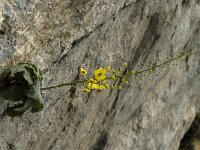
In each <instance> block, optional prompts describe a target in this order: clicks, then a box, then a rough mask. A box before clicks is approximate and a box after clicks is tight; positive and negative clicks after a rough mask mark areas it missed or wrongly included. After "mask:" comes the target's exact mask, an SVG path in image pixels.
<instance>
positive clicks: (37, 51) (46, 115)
mask: <svg viewBox="0 0 200 150" xmlns="http://www.w3.org/2000/svg"><path fill="white" fill-rule="evenodd" d="M182 50H190V51H192V53H193V54H192V55H191V56H190V57H188V58H186V59H183V61H178V62H177V63H178V65H175V66H174V65H170V66H168V67H166V68H165V69H164V70H161V71H162V73H161V75H160V76H158V77H157V76H156V74H157V72H155V73H153V74H151V75H150V77H151V78H153V80H152V81H148V78H146V80H144V81H141V84H140V85H138V86H136V87H131V86H125V87H123V89H122V90H121V91H118V90H104V91H102V92H99V93H98V92H95V91H93V92H92V93H90V94H85V93H83V92H82V91H81V89H82V88H83V86H82V85H76V86H75V87H71V86H66V87H62V88H57V89H52V90H47V91H42V96H43V99H44V102H43V103H44V109H43V111H41V112H39V113H34V114H33V113H31V112H30V111H28V112H25V113H24V115H23V116H21V117H17V118H11V117H9V116H6V115H4V113H3V111H4V109H6V106H7V102H6V101H4V100H3V99H1V100H0V104H1V105H0V113H1V114H0V149H1V150H11V149H12V150H90V149H91V150H103V149H105V150H177V149H178V148H179V144H180V141H181V139H182V137H183V136H184V134H185V132H186V131H187V130H188V129H189V127H190V125H191V123H192V121H193V119H194V117H195V114H196V112H197V111H198V109H199V107H200V92H199V89H200V84H199V83H200V59H199V58H200V1H199V0H176V1H175V0H167V1H166V0H48V1H47V0H1V1H0V69H3V68H4V67H6V66H10V65H14V64H17V63H19V62H27V61H31V62H32V63H35V64H37V65H38V66H39V67H40V69H42V70H43V71H44V72H45V73H44V80H43V83H42V84H43V87H46V86H48V85H52V84H57V83H62V82H64V81H72V80H74V79H80V76H79V69H80V67H84V68H86V69H87V70H88V73H89V75H92V71H93V70H94V69H96V68H97V67H100V66H103V67H105V66H111V68H116V69H117V68H119V67H120V66H121V64H123V63H124V62H126V63H127V64H128V68H129V69H131V70H137V69H144V68H146V67H147V66H150V65H155V64H159V62H161V61H164V60H166V59H167V58H173V57H175V56H177V55H178V54H179V53H180V52H181V51H182ZM154 57H155V58H156V59H153V58H154ZM158 59H160V60H161V61H159V60H158ZM142 61H143V62H144V65H141V62H142ZM136 80H138V79H137V78H130V80H129V81H130V82H135V81H136ZM117 84H119V81H117V82H116V84H115V86H117Z"/></svg>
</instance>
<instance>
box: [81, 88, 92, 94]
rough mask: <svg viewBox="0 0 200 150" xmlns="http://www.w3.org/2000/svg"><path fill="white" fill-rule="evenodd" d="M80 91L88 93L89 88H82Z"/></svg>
mask: <svg viewBox="0 0 200 150" xmlns="http://www.w3.org/2000/svg"><path fill="white" fill-rule="evenodd" d="M82 91H83V92H85V93H89V92H90V89H87V88H83V89H82Z"/></svg>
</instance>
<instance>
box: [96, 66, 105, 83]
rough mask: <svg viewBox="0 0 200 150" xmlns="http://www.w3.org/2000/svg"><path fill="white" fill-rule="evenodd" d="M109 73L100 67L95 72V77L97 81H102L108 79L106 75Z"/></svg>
mask: <svg viewBox="0 0 200 150" xmlns="http://www.w3.org/2000/svg"><path fill="white" fill-rule="evenodd" d="M106 73H107V71H106V70H105V69H103V68H102V67H100V68H99V69H97V70H94V77H95V79H96V80H97V81H101V80H104V79H105V78H106V75H105V74H106Z"/></svg>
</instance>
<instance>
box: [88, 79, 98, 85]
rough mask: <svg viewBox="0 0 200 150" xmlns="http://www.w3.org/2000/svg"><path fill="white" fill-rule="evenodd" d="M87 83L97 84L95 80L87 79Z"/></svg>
mask: <svg viewBox="0 0 200 150" xmlns="http://www.w3.org/2000/svg"><path fill="white" fill-rule="evenodd" d="M88 82H89V83H91V84H95V83H97V80H94V79H89V80H88Z"/></svg>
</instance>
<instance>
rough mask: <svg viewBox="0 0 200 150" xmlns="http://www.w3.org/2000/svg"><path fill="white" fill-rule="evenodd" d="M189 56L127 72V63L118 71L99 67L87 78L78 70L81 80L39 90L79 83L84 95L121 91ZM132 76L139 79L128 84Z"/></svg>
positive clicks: (188, 54) (189, 52) (182, 55)
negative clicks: (118, 82)
mask: <svg viewBox="0 0 200 150" xmlns="http://www.w3.org/2000/svg"><path fill="white" fill-rule="evenodd" d="M191 54H192V52H191V51H182V52H181V53H180V54H179V55H177V56H176V57H174V58H172V59H168V60H166V61H164V62H162V63H159V64H158V65H151V66H149V67H146V69H138V70H128V69H127V66H128V65H127V63H123V64H122V65H121V67H119V68H118V70H115V69H111V67H110V66H107V67H105V68H103V67H99V68H97V69H95V70H94V71H93V75H92V76H88V74H87V72H88V71H87V70H86V69H84V68H80V75H81V76H82V79H81V80H77V81H72V82H69V83H62V84H58V85H53V86H48V87H44V88H41V90H48V89H53V88H57V87H62V86H68V85H76V84H80V83H83V84H84V88H83V89H82V91H83V92H85V93H89V92H91V91H95V90H96V91H103V90H105V89H111V90H112V89H117V90H122V87H123V86H126V85H130V86H134V85H138V84H140V80H144V79H145V77H147V76H148V75H150V74H152V73H153V72H155V71H156V70H158V68H165V67H166V66H168V65H170V64H173V65H177V63H176V61H177V60H179V59H183V58H184V57H188V56H190V55H191ZM154 60H155V59H154ZM141 64H142V65H143V64H144V62H142V63H141ZM124 72H125V73H124ZM139 75H142V76H141V77H139ZM160 75H161V71H159V72H158V73H157V74H156V76H160ZM132 76H135V77H137V78H138V77H139V78H140V80H139V81H137V82H136V83H129V81H128V78H129V77H132ZM118 79H119V80H120V81H121V82H120V84H119V85H118V87H115V86H114V83H115V82H116V80H118ZM148 80H149V81H151V80H152V78H149V79H148Z"/></svg>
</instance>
